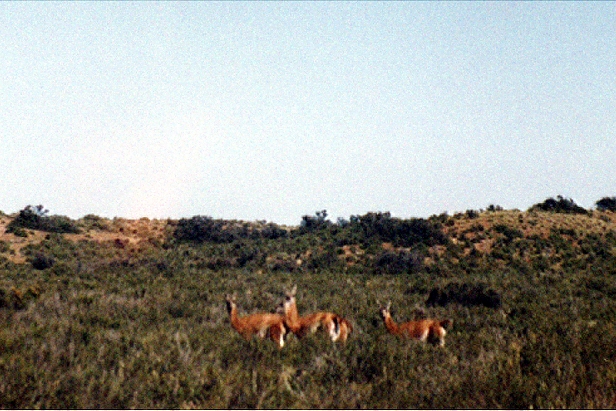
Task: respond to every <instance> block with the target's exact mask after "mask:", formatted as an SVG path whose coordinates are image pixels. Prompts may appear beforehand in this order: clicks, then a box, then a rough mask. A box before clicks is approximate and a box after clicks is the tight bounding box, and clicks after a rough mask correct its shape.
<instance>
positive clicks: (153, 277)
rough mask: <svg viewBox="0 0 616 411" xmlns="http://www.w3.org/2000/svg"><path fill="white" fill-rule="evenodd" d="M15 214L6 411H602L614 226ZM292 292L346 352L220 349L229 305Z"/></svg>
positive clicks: (2, 346)
mask: <svg viewBox="0 0 616 411" xmlns="http://www.w3.org/2000/svg"><path fill="white" fill-rule="evenodd" d="M29 212H30V213H34V214H36V215H38V218H36V217H34V216H32V215H29V214H28V213H25V214H26V217H31V220H33V221H34V223H32V221H30V223H27V224H26V223H24V221H25V220H24V219H23V218H22V219H21V220H24V221H21V220H20V216H21V217H23V215H21V214H20V215H16V214H14V215H6V214H1V213H0V224H1V226H0V324H2V325H1V326H0V374H1V376H2V378H0V407H1V408H88V409H90V408H106V409H109V408H111V409H114V408H431V409H435V408H436V409H438V408H508V409H511V408H614V407H615V406H616V349H615V347H616V328H615V318H616V261H615V256H616V215H615V214H614V213H612V212H609V211H605V212H604V211H597V210H594V211H589V212H587V213H558V212H549V211H542V210H536V209H533V210H529V211H525V212H521V211H517V210H502V209H496V210H494V209H492V210H490V211H484V210H480V211H472V210H471V211H469V212H466V213H460V214H456V215H454V216H449V215H446V214H443V215H440V216H433V217H431V218H429V219H410V220H400V219H396V218H393V217H391V216H390V215H389V214H387V213H368V214H366V215H364V216H353V217H351V218H350V220H349V221H344V220H339V221H338V222H336V223H332V222H330V221H329V220H327V215H326V213H325V212H320V213H317V215H316V216H314V217H310V216H305V217H304V219H303V220H302V221H301V224H300V225H299V226H298V227H280V226H277V225H275V224H272V223H265V222H254V223H247V222H241V221H221V220H214V219H211V218H209V217H193V218H192V219H182V220H180V221H173V220H148V219H141V220H135V221H130V220H123V219H104V218H99V217H96V216H86V217H84V218H82V219H80V220H70V219H66V218H58V217H54V216H51V217H50V216H47V215H46V214H45V212H44V211H43V210H42V209H39V210H35V209H30V211H29ZM22 214H24V213H22ZM16 219H17V220H18V222H19V221H21V223H20V224H15V223H13V224H12V225H11V223H12V222H13V221H14V220H16ZM36 221H38V222H39V223H40V222H41V221H44V222H45V223H46V224H45V225H40V224H39V225H37V223H36ZM16 225H19V227H16ZM24 225H25V226H26V227H24ZM9 226H10V228H9ZM32 227H36V228H32ZM293 285H297V290H298V291H297V303H298V308H299V311H300V313H301V314H303V313H308V312H312V311H316V310H328V311H333V312H336V313H338V314H340V315H343V316H344V317H346V318H347V319H349V320H350V321H351V322H352V324H353V326H354V331H353V333H352V334H351V336H350V338H349V340H348V342H347V343H346V344H334V343H332V342H331V341H330V340H329V339H328V338H326V337H325V336H324V335H321V334H315V335H312V336H309V337H306V338H304V339H302V340H298V339H297V338H296V337H294V336H293V335H291V336H289V337H288V338H287V341H286V345H285V347H284V348H283V349H282V350H278V349H277V348H276V346H275V345H274V344H273V343H272V342H271V341H269V340H259V339H253V340H251V341H245V340H244V339H242V338H241V337H240V335H239V334H237V333H236V332H235V331H234V330H232V329H231V326H230V323H229V318H228V314H227V312H226V309H225V295H226V294H230V293H235V294H236V296H237V303H238V307H239V310H240V313H241V314H248V313H254V312H271V311H273V310H274V309H275V307H276V305H277V304H278V303H279V302H280V301H281V299H282V297H283V295H284V294H283V291H284V289H285V288H287V289H288V288H290V287H291V286H293ZM438 292H440V293H441V294H440V295H441V296H442V298H441V299H440V300H438V301H437V302H436V303H435V302H434V301H432V302H431V303H430V304H428V300H429V297H430V295H431V294H434V293H438ZM389 301H390V302H391V306H392V315H393V318H394V320H396V321H407V320H411V319H414V318H421V317H423V316H428V317H436V318H451V319H452V320H453V327H452V328H451V329H450V330H449V332H448V334H447V337H446V345H445V347H435V346H432V345H429V344H422V343H420V342H416V341H407V340H401V339H398V338H396V337H394V336H392V335H389V334H387V332H386V330H385V328H384V326H383V324H382V321H381V319H380V317H379V306H380V304H385V303H387V302H389Z"/></svg>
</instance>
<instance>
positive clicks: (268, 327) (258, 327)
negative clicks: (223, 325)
mask: <svg viewBox="0 0 616 411" xmlns="http://www.w3.org/2000/svg"><path fill="white" fill-rule="evenodd" d="M226 300H227V311H228V312H229V316H230V318H231V326H232V327H233V329H234V330H235V331H237V332H238V333H239V334H240V335H241V336H242V337H244V338H245V339H246V340H250V339H251V338H252V337H253V336H255V335H256V336H257V337H259V338H265V337H266V336H268V337H269V338H270V339H271V340H272V341H274V343H276V344H277V345H278V348H282V347H283V346H284V340H285V336H286V334H287V331H288V330H287V327H286V326H285V324H284V318H283V317H282V315H279V314H270V313H258V314H251V315H247V316H244V317H239V316H238V315H237V304H236V303H235V296H230V295H227V297H226Z"/></svg>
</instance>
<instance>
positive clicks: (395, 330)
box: [380, 302, 453, 347]
mask: <svg viewBox="0 0 616 411" xmlns="http://www.w3.org/2000/svg"><path fill="white" fill-rule="evenodd" d="M390 308H391V302H388V303H387V306H386V307H381V308H380V312H381V317H382V318H383V321H384V322H385V328H387V331H388V332H389V333H390V334H393V335H397V336H400V337H403V338H411V339H415V340H420V341H422V342H429V343H430V344H434V345H439V346H441V347H442V346H444V345H445V334H447V332H446V331H445V327H450V326H451V325H452V324H453V320H450V319H447V320H434V319H423V320H416V321H408V322H405V323H401V324H396V323H395V322H394V320H393V319H392V318H391V313H390V311H389V310H390Z"/></svg>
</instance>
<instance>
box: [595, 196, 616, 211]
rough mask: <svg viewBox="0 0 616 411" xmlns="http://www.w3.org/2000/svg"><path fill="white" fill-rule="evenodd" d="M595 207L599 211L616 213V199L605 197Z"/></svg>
mask: <svg viewBox="0 0 616 411" xmlns="http://www.w3.org/2000/svg"><path fill="white" fill-rule="evenodd" d="M595 205H596V206H597V209H598V210H601V211H612V212H616V197H603V198H602V199H601V200H599V201H597V202H596V203H595Z"/></svg>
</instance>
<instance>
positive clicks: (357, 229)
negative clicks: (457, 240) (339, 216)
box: [348, 212, 448, 247]
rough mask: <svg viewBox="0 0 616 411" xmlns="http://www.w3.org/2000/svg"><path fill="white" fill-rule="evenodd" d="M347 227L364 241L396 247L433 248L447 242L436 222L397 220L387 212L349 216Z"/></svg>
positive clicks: (416, 219) (418, 219) (417, 219)
mask: <svg viewBox="0 0 616 411" xmlns="http://www.w3.org/2000/svg"><path fill="white" fill-rule="evenodd" d="M348 227H349V228H350V231H351V233H356V234H359V235H360V236H361V237H362V238H363V239H364V241H372V242H391V243H393V245H394V246H396V247H412V246H414V245H417V244H420V243H421V244H425V245H426V246H433V245H438V244H446V243H447V241H448V239H447V236H446V235H445V234H444V233H443V231H442V225H441V223H440V222H438V220H435V219H431V220H425V219H423V218H411V219H399V218H395V217H392V216H391V214H390V213H388V212H386V213H380V212H379V213H368V214H365V215H363V216H351V220H350V223H349V225H348Z"/></svg>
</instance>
